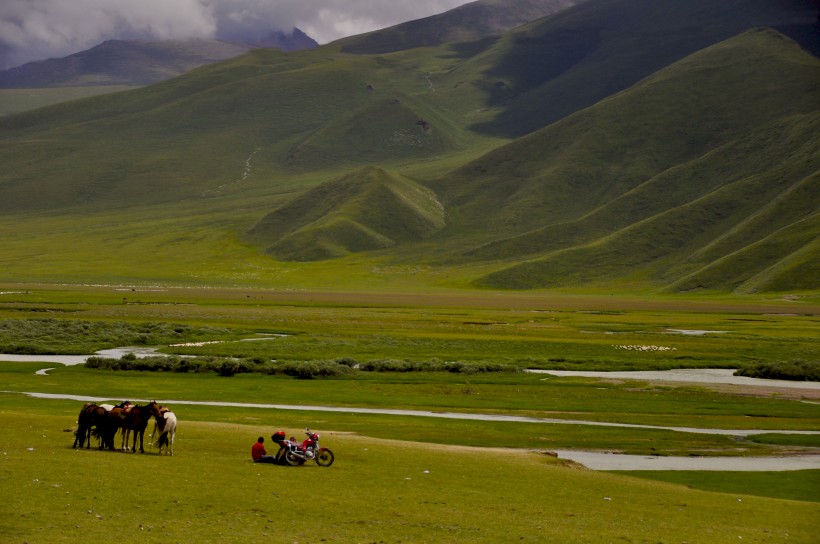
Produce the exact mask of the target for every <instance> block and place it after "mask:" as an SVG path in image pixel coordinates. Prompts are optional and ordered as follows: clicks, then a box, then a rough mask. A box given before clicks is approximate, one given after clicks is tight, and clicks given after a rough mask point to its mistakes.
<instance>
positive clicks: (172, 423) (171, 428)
mask: <svg viewBox="0 0 820 544" xmlns="http://www.w3.org/2000/svg"><path fill="white" fill-rule="evenodd" d="M160 417H161V418H162V419H161V420H160V419H159V418H158V419H157V421H156V422H155V423H154V431H153V432H152V433H151V440H153V439H154V433H156V432H157V427H159V439H158V440H157V447H158V448H159V453H160V454H161V453H162V446H165V455H173V454H174V435H176V432H177V416H176V414H174V413H173V412H172V411H170V410H166V411H164V412H162V414H161V416H160Z"/></svg>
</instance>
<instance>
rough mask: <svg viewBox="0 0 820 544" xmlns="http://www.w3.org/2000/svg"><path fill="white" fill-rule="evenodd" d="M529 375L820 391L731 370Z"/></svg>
mask: <svg viewBox="0 0 820 544" xmlns="http://www.w3.org/2000/svg"><path fill="white" fill-rule="evenodd" d="M527 372H531V373H533V374H551V375H553V376H569V377H573V376H574V377H581V378H609V379H618V380H644V381H649V380H651V381H666V382H689V383H726V384H732V385H752V386H760V387H785V388H789V389H817V390H820V382H797V381H790V380H766V379H763V378H747V377H746V376H735V375H734V373H735V369H732V368H679V369H675V370H624V371H613V372H600V371H586V370H536V369H528V370H527Z"/></svg>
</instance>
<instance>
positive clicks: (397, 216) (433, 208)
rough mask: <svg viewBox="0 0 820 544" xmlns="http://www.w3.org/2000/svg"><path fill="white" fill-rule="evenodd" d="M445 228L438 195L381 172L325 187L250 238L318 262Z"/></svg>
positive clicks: (284, 254) (267, 220) (288, 256)
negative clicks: (318, 260)
mask: <svg viewBox="0 0 820 544" xmlns="http://www.w3.org/2000/svg"><path fill="white" fill-rule="evenodd" d="M443 226H444V209H443V208H442V206H441V204H440V203H439V202H438V201H437V200H436V198H435V195H433V194H432V192H430V191H429V190H426V189H424V188H422V187H420V186H418V185H416V184H414V183H412V182H410V181H408V180H405V179H401V178H398V177H396V176H392V175H390V174H388V173H387V172H385V171H384V170H382V169H379V168H372V167H371V168H365V169H363V170H361V171H358V172H354V173H351V174H348V175H346V176H343V177H341V178H339V179H336V180H333V181H330V182H327V183H324V184H322V185H319V186H318V187H316V188H314V189H311V190H310V191H307V192H306V193H304V194H303V195H301V196H300V197H298V198H296V199H294V200H293V201H291V202H290V203H288V204H286V205H284V206H282V207H281V208H279V209H278V210H276V211H274V212H272V213H270V214H268V215H267V216H265V217H264V218H263V219H262V220H260V221H259V223H257V224H256V226H254V227H253V228H252V229H251V230H250V231H249V232H248V237H249V239H250V240H252V241H253V242H255V243H259V244H264V245H267V246H268V247H267V250H266V252H267V253H269V254H271V255H273V256H275V257H277V258H279V259H283V260H295V261H302V260H316V259H327V258H332V257H339V256H342V255H346V254H347V253H350V252H358V251H367V250H372V249H382V248H387V247H392V246H395V245H397V244H399V243H403V242H412V241H416V240H420V239H424V238H427V237H429V236H430V235H431V234H433V233H434V232H436V231H437V230H439V229H441V227H443Z"/></svg>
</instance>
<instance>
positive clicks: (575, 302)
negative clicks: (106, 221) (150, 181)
mask: <svg viewBox="0 0 820 544" xmlns="http://www.w3.org/2000/svg"><path fill="white" fill-rule="evenodd" d="M0 293H2V294H0V321H7V320H20V321H21V322H22V321H24V320H32V319H42V318H44V317H45V318H48V319H54V320H57V321H67V322H69V323H71V324H72V326H74V325H76V324H78V323H82V322H88V323H89V324H90V325H89V326H88V329H87V330H89V331H92V330H97V331H107V330H111V329H108V328H106V327H103V326H100V327H96V328H95V326H96V325H101V324H107V325H110V326H111V327H112V328H116V327H117V326H118V325H117V324H118V323H124V324H126V325H132V326H134V327H135V328H137V329H139V328H140V327H143V328H145V330H149V327H148V325H147V324H149V323H164V324H174V323H177V324H184V325H185V326H184V327H173V326H171V327H168V326H163V327H156V326H155V327H154V329H156V330H158V331H161V332H162V331H165V332H167V331H175V330H176V329H177V328H178V329H179V330H180V331H184V334H187V335H190V336H191V338H190V339H191V340H203V339H205V338H204V337H203V336H202V331H203V330H207V329H205V328H206V327H207V328H211V329H212V330H214V331H219V338H220V339H225V340H232V339H233V338H235V337H236V336H244V335H246V334H248V335H254V334H255V333H284V334H287V336H284V337H276V338H272V339H270V340H264V341H255V342H235V341H229V342H225V343H221V344H210V345H205V346H201V347H192V348H187V349H189V350H190V351H191V352H197V353H200V354H218V355H223V356H237V355H241V356H251V357H269V358H273V359H277V360H287V359H288V358H292V359H294V360H295V359H302V360H313V359H325V358H339V357H353V358H356V359H357V360H361V361H367V360H370V359H402V360H403V359H408V360H427V359H431V358H441V359H442V360H444V359H446V358H453V359H458V360H463V361H465V362H468V363H470V362H478V361H487V360H490V361H502V362H507V363H509V364H510V365H512V366H518V367H524V366H541V367H549V366H550V365H555V367H558V366H559V365H567V364H569V365H571V366H572V367H576V368H636V369H639V368H665V367H668V366H694V367H698V366H731V365H733V364H735V363H737V362H741V361H744V360H748V359H750V358H755V359H777V358H779V357H784V358H785V357H789V358H796V357H803V358H808V359H811V358H814V359H816V358H817V351H816V345H817V342H816V337H817V329H816V326H817V322H816V315H817V312H818V305H817V298H816V295H814V294H810V293H809V294H805V295H804V296H801V297H782V296H763V295H761V296H756V297H751V296H745V297H738V296H734V297H724V298H718V297H711V298H709V297H693V296H690V297H681V296H677V297H652V296H638V295H635V296H631V297H614V296H608V295H601V294H570V293H530V294H523V293H513V294H502V293H494V292H456V291H448V290H444V289H441V290H440V291H438V292H429V291H426V292H422V291H420V290H419V291H412V290H410V291H407V292H403V293H399V292H388V291H381V292H380V291H379V290H372V291H370V292H363V291H358V292H352V291H349V292H329V291H321V290H305V289H287V290H285V289H278V290H277V289H229V288H203V287H187V288H186V287H168V286H145V285H139V286H124V285H96V286H87V285H86V286H80V285H65V284H64V285H34V284H27V285H23V284H6V285H2V286H0ZM25 325H26V323H23V325H22V326H25ZM126 328H127V327H126ZM154 329H151V330H154ZM670 329H681V330H714V331H725V332H722V333H713V334H706V335H701V336H698V335H682V334H675V333H671V332H670ZM79 336H81V338H75V339H73V340H74V343H73V344H72V345H73V349H74V350H75V351H76V350H77V349H80V348H86V349H87V350H88V352H91V351H93V350H96V349H101V348H106V347H114V346H113V344H115V343H116V342H118V341H119V340H120V337H112V338H109V339H106V338H104V336H105V335H104V334H102V333H94V334H91V333H90V332H89V334H87V335H85V336H84V335H82V334H80V335H79ZM185 339H186V338H183V339H182V340H185ZM0 341H5V339H3V338H0ZM112 343H113V344H112ZM622 345H664V346H669V347H674V348H675V350H674V351H668V352H667V351H663V352H657V351H649V352H642V351H635V350H628V349H617V348H616V347H615V346H622ZM174 349H175V350H177V349H178V348H174ZM43 367H57V368H54V369H53V370H51V371H49V372H48V374H47V375H45V376H42V375H35V374H34V371H35V370H37V369H38V368H43ZM0 390H2V391H5V393H2V394H0V445H2V446H1V447H0V449H2V451H3V452H4V453H3V459H2V462H3V478H2V480H0V486H2V489H0V491H2V493H3V496H5V497H12V498H11V499H10V500H6V501H5V503H4V504H3V506H2V507H1V509H0V516H2V518H3V523H2V524H0V532H1V533H2V537H3V540H4V541H9V542H24V541H25V542H70V541H76V539H77V538H78V537H79V535H82V538H83V539H100V538H105V536H106V535H111V534H127V535H129V534H130V535H139V536H138V537H136V536H135V537H134V538H139V540H140V541H144V542H180V541H183V540H186V541H187V540H191V539H196V540H197V541H202V542H230V541H237V542H239V541H247V540H249V539H253V538H259V537H260V536H263V537H267V538H269V539H278V538H282V536H283V535H285V536H286V537H287V538H288V539H289V540H290V539H292V540H293V541H295V542H319V541H322V540H324V541H336V542H379V541H384V542H398V541H401V542H490V541H499V540H503V541H507V540H510V539H511V538H513V539H515V540H520V541H524V542H527V541H532V542H544V541H550V542H612V541H618V540H620V541H624V542H665V543H666V542H668V543H671V542H684V541H688V542H704V543H710V542H727V541H732V542H735V541H738V537H743V540H744V541H759V542H806V543H809V542H812V539H813V537H814V532H813V529H814V524H813V523H812V520H813V519H816V518H817V515H818V513H820V512H819V510H820V507H818V503H817V502H816V496H815V495H814V494H813V492H812V490H811V487H810V486H809V487H807V486H806V485H805V482H811V481H812V478H815V477H816V474H815V473H816V471H810V472H809V473H808V474H807V476H806V478H805V479H804V480H803V483H801V484H799V485H798V484H797V483H796V482H795V480H794V479H793V478H791V477H790V476H786V477H783V478H778V475H771V476H768V478H770V479H771V481H773V482H777V483H773V484H771V485H766V484H765V481H763V480H762V478H766V477H764V476H759V475H742V474H735V475H732V476H725V477H721V476H718V475H705V476H703V475H701V476H699V477H698V476H695V475H693V476H692V477H691V478H688V479H687V478H683V479H679V481H678V482H677V483H665V482H658V481H650V480H647V479H642V478H635V477H632V476H625V475H622V474H605V473H595V472H592V471H588V470H585V469H579V468H578V467H575V466H572V465H571V464H567V463H566V462H564V461H561V460H556V459H555V458H553V457H550V456H545V455H543V454H539V453H535V452H536V451H543V450H551V449H573V448H577V449H591V450H606V451H624V452H630V453H639V454H644V455H771V454H782V453H787V452H789V453H795V452H808V451H816V447H817V443H816V440H814V439H813V438H805V437H799V436H797V435H786V436H783V435H773V434H770V435H762V436H761V437H758V439H740V438H737V437H731V436H723V435H712V434H697V433H681V432H673V431H669V430H663V429H641V428H618V427H598V426H588V425H573V424H554V423H525V422H498V421H478V420H458V419H441V418H432V417H413V416H407V415H385V414H377V413H353V412H347V411H340V412H332V413H331V412H319V411H306V410H301V411H300V410H282V409H270V408H268V409H264V408H239V407H221V406H207V405H195V404H185V403H183V402H181V401H189V402H193V401H230V402H240V403H264V404H290V405H299V404H312V405H325V406H335V407H362V408H396V409H411V410H428V411H432V412H469V413H483V414H496V415H511V416H535V417H541V418H556V419H563V420H586V421H601V422H615V423H637V424H643V425H653V426H690V427H708V428H721V429H756V428H757V429H766V430H781V431H782V430H817V429H818V421H820V405H818V404H812V403H805V402H800V401H801V400H814V401H816V398H814V397H813V394H812V393H811V392H810V391H807V390H801V389H798V390H795V391H792V392H790V393H787V392H784V391H783V390H780V391H777V392H772V391H765V392H763V393H755V392H753V391H750V390H748V389H746V388H741V387H735V386H725V387H723V386H722V387H720V388H709V387H706V386H693V385H678V386H674V385H670V384H658V383H647V382H612V381H606V382H604V381H599V380H591V379H582V378H558V377H550V376H545V375H535V374H526V373H520V372H501V373H476V374H453V373H446V372H436V373H429V372H427V373H423V372H419V373H375V372H356V373H353V374H351V375H348V376H345V377H342V378H333V379H313V380H298V379H294V378H290V377H286V376H264V375H256V374H246V375H245V374H243V375H236V376H233V377H221V376H218V375H216V374H179V373H148V372H134V371H125V372H111V371H100V370H93V369H86V368H83V367H61V366H60V365H56V364H46V363H2V365H0ZM24 391H38V392H46V393H60V394H75V395H84V396H95V397H103V398H109V399H111V400H122V399H131V400H137V399H158V400H166V401H177V403H176V404H173V403H172V408H173V409H174V411H175V412H176V413H177V415H178V417H179V418H180V422H181V424H180V432H179V435H178V440H177V444H176V448H175V449H176V455H175V456H174V457H172V458H161V457H158V456H156V455H154V454H151V453H149V454H146V455H142V456H141V455H127V454H119V453H111V452H99V451H95V450H91V451H74V450H72V449H71V448H70V444H71V442H72V440H73V437H72V435H71V433H70V432H64V431H65V430H70V429H72V428H73V427H74V425H75V421H76V415H77V412H78V410H79V405H80V403H79V402H78V401H71V400H43V399H33V398H29V397H27V396H24V395H20V394H17V393H15V392H24ZM305 426H310V427H311V428H313V429H317V430H320V431H321V432H322V435H323V439H322V441H323V443H324V445H326V446H328V447H331V448H332V449H333V450H334V452H335V453H336V456H337V461H336V463H335V464H334V465H333V466H332V467H331V468H330V469H320V468H318V467H316V466H305V467H301V468H297V469H288V468H284V467H269V466H264V467H260V466H257V465H253V464H252V463H250V461H248V451H247V450H248V449H249V447H250V445H251V444H252V443H253V441H254V440H255V438H256V436H259V435H263V436H270V434H271V433H272V432H273V431H274V430H276V429H279V428H282V429H285V430H287V431H288V432H289V433H292V434H298V433H299V429H301V428H304V427H305ZM498 448H503V450H499V449H498ZM673 476H674V475H673ZM647 477H649V478H654V479H655V480H657V479H664V478H672V477H670V476H667V475H647ZM687 486H690V487H687ZM691 487H702V488H703V489H704V490H696V489H691ZM763 487H765V488H769V491H768V492H765V491H762V490H761V489H762V488H763ZM772 489H774V491H772ZM753 495H774V497H762V496H753ZM172 520H173V521H172ZM489 520H492V521H489Z"/></svg>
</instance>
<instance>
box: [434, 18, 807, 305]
mask: <svg viewBox="0 0 820 544" xmlns="http://www.w3.org/2000/svg"><path fill="white" fill-rule="evenodd" d="M818 83H820V61H818V60H817V59H816V58H814V57H811V56H809V55H808V54H806V53H805V52H803V51H801V50H800V49H798V48H797V46H796V45H795V44H794V43H793V42H791V41H790V40H788V39H786V38H784V37H783V36H782V35H780V34H777V33H775V32H773V31H768V30H764V31H752V32H748V33H746V34H744V35H742V36H739V37H737V38H735V39H732V40H729V41H727V42H725V43H722V44H719V45H717V46H714V47H712V48H709V49H707V50H704V51H703V52H701V53H698V54H696V55H692V56H691V57H688V58H687V59H685V60H684V61H681V62H679V63H677V64H675V65H673V66H671V67H670V68H668V69H666V70H663V71H661V72H659V73H658V74H656V75H654V76H653V77H650V78H648V79H647V80H645V81H643V82H642V83H641V84H639V85H637V86H635V87H634V88H632V89H629V90H627V91H625V92H623V93H621V94H619V95H617V96H614V97H612V98H610V99H608V100H605V101H602V102H601V103H599V104H597V105H596V106H594V107H592V108H589V109H587V110H584V111H582V112H579V113H577V114H575V115H573V116H571V117H568V118H567V119H565V120H563V121H561V122H559V123H556V124H554V125H551V126H550V127H547V128H546V129H542V130H541V131H538V132H536V133H534V134H532V135H530V136H528V137H526V138H522V139H521V140H520V141H516V142H514V143H512V144H509V145H508V146H505V147H504V148H501V149H499V150H497V151H495V152H493V153H490V154H489V155H488V156H486V157H484V158H482V159H481V160H479V161H476V162H475V163H473V164H471V165H469V166H468V167H465V168H464V169H462V170H460V171H458V172H456V173H454V174H453V175H452V176H449V177H446V178H444V179H443V180H441V181H440V182H438V183H436V184H434V185H433V187H434V188H435V189H436V190H437V191H438V192H439V193H440V194H441V195H442V200H443V202H444V203H445V205H446V206H447V208H448V212H450V211H452V212H453V215H454V216H455V217H457V218H458V221H453V220H451V221H449V222H450V225H449V226H448V229H447V231H454V232H455V233H457V232H462V231H464V232H470V233H472V234H473V236H475V233H476V232H477V231H483V232H485V236H487V237H491V238H496V239H495V240H493V241H490V242H488V243H487V244H486V245H484V246H479V247H477V248H475V249H473V250H470V251H467V252H465V254H464V256H463V258H466V259H470V260H474V259H479V260H486V259H491V260H497V259H499V258H502V259H503V258H507V259H520V258H528V259H533V257H535V259H533V260H530V261H528V262H526V263H523V264H519V265H515V266H513V267H509V268H505V269H503V270H501V271H499V272H496V273H493V274H490V275H489V276H487V277H486V278H484V279H483V280H481V282H480V283H481V284H482V285H487V286H493V287H518V288H532V287H546V286H556V285H568V284H574V283H578V282H581V283H583V282H590V281H604V280H611V279H614V278H618V277H621V278H623V277H627V276H630V275H638V274H641V273H643V274H648V275H649V276H651V277H652V278H653V279H654V280H655V281H663V282H665V281H674V279H675V278H676V277H680V276H681V275H692V274H694V273H695V271H696V270H697V269H698V268H700V267H705V266H709V265H710V264H711V263H712V262H714V261H715V260H716V259H720V258H723V256H724V255H725V254H726V253H728V252H733V253H738V252H742V251H743V250H744V248H746V247H749V246H751V245H753V244H756V243H760V242H761V241H762V240H764V239H766V238H767V237H770V236H772V235H774V234H775V233H776V232H778V231H782V232H783V233H786V232H792V234H790V235H788V236H786V237H785V238H783V239H782V240H781V249H782V251H781V252H778V253H775V252H771V254H769V255H766V256H765V257H766V258H765V259H764V258H763V256H759V262H758V263H757V264H756V265H755V266H754V267H753V266H750V265H748V264H747V265H746V266H745V267H744V268H743V269H742V270H732V269H731V266H727V267H725V268H724V269H723V270H722V274H721V275H720V281H719V282H716V281H714V277H713V281H709V282H705V283H703V282H701V283H698V285H700V286H701V287H709V288H729V289H734V288H737V287H738V286H739V285H740V284H742V283H743V282H744V281H745V279H744V275H745V277H748V276H749V275H751V274H754V273H755V271H762V270H764V269H768V268H769V267H771V266H773V265H774V264H775V263H776V262H778V260H779V259H781V258H783V257H784V256H785V255H790V254H792V253H794V252H795V251H799V250H800V249H801V248H802V247H804V245H805V244H806V243H808V242H809V241H810V237H811V236H812V235H814V236H816V235H817V234H818V233H817V231H816V228H815V227H816V225H815V222H814V220H813V219H812V218H813V217H814V215H815V214H816V213H817V209H818V207H820V206H818V204H820V202H818V198H819V197H818V195H820V191H818V187H817V180H818V177H817V171H818V169H820V150H818V147H817V138H816V134H817V133H818V130H819V129H820V125H818V122H820V119H819V117H820V113H818V107H817V97H818V89H819V88H820V87H819V86H818ZM773 203H779V205H778V206H777V207H773V206H774V205H773ZM781 214H782V215H781ZM753 218H755V219H753ZM796 224H801V225H803V226H801V227H800V228H796V229H794V230H793V231H790V229H791V228H792V227H791V226H792V225H796ZM812 225H815V227H812ZM447 231H445V232H447ZM516 232H518V233H519V234H517V235H516V234H514V233H516ZM727 233H730V234H727ZM442 234H444V233H442ZM499 235H500V236H499ZM786 242H788V243H786ZM738 254H740V253H738ZM539 255H540V257H539ZM696 278H697V276H696V275H694V276H692V277H691V278H690V280H689V281H688V283H686V285H690V284H691V283H692V282H693V281H696ZM806 279H807V278H806V277H803V280H804V281H805V280H806ZM810 281H816V280H810ZM680 286H681V287H683V284H680Z"/></svg>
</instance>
